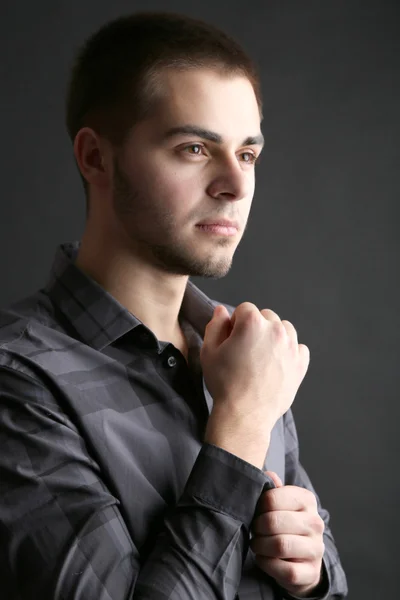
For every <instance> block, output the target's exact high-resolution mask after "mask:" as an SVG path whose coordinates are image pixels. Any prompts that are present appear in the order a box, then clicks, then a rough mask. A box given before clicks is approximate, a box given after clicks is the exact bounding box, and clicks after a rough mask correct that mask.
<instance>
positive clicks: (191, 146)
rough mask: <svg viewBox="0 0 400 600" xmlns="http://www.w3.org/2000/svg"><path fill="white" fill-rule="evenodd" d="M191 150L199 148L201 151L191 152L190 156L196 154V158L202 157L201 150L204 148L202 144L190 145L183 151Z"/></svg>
mask: <svg viewBox="0 0 400 600" xmlns="http://www.w3.org/2000/svg"><path fill="white" fill-rule="evenodd" d="M191 148H197V149H198V150H199V151H198V152H189V154H194V155H195V156H200V155H201V149H202V148H203V146H202V145H201V144H190V146H185V148H183V149H184V150H190V149H191Z"/></svg>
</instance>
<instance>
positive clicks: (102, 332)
mask: <svg viewBox="0 0 400 600" xmlns="http://www.w3.org/2000/svg"><path fill="white" fill-rule="evenodd" d="M79 246H80V242H79V241H73V242H65V243H62V244H60V245H59V246H58V247H57V250H56V253H55V257H54V260H53V264H52V267H51V270H50V276H49V279H48V282H47V284H46V286H45V288H44V291H45V293H46V294H47V295H48V296H49V298H50V299H51V301H52V302H53V304H54V305H55V306H56V307H57V308H58V309H59V310H60V311H61V312H62V313H63V314H64V315H65V316H66V318H67V319H68V321H69V322H70V323H71V325H72V326H73V327H74V329H75V330H76V332H77V334H78V336H79V337H80V338H81V339H82V340H83V341H84V342H85V343H86V344H88V345H90V346H92V347H93V348H94V349H96V350H102V349H103V348H105V347H106V346H107V345H108V344H111V343H112V342H114V341H115V340H117V339H118V338H119V337H121V336H123V335H124V334H125V333H127V332H128V331H131V330H133V329H135V328H136V327H137V326H138V325H143V323H142V321H141V320H140V319H138V318H137V317H135V315H134V314H132V313H131V312H130V311H129V310H128V309H127V308H125V307H124V306H123V305H122V304H120V303H119V302H118V300H116V298H114V296H112V295H111V294H110V293H109V292H107V291H106V290H105V289H104V288H103V287H102V286H101V285H100V284H98V283H97V282H96V281H95V280H94V279H92V278H91V277H90V276H89V275H87V274H86V273H84V272H83V271H81V270H80V269H79V268H78V267H77V266H76V265H75V259H76V256H77V253H78V250H79ZM218 304H220V303H218V302H216V301H215V300H212V299H210V298H209V297H208V296H207V295H206V294H205V293H204V292H202V291H201V290H200V289H199V288H198V287H197V286H196V285H194V283H193V282H192V281H190V279H188V282H187V285H186V289H185V294H184V297H183V301H182V306H181V311H180V318H182V319H184V320H187V321H188V322H189V323H190V324H191V325H192V327H193V328H194V329H195V330H196V331H198V333H199V334H200V335H201V337H202V338H203V337H204V330H205V327H206V325H207V323H208V322H209V321H210V319H211V317H212V314H213V311H214V308H215V307H216V306H217V305H218Z"/></svg>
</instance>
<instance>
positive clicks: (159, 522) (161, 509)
mask: <svg viewBox="0 0 400 600" xmlns="http://www.w3.org/2000/svg"><path fill="white" fill-rule="evenodd" d="M78 247H79V242H72V243H65V244H61V245H60V246H59V247H58V249H57V253H56V256H55V259H54V263H53V266H52V269H51V273H50V277H49V280H48V283H47V285H46V286H45V287H44V288H43V289H40V290H38V291H37V292H35V293H34V294H32V295H31V296H29V297H28V298H25V299H23V300H21V301H19V302H16V303H15V304H13V305H12V306H11V307H9V308H8V309H7V310H2V311H0V449H1V451H0V581H1V582H2V583H1V594H3V595H1V598H4V600H31V599H32V600H33V599H35V600H37V599H38V598H40V600H128V599H131V598H132V599H140V600H144V599H146V600H217V599H218V600H228V599H229V600H234V599H235V598H236V599H237V598H239V599H240V600H270V599H273V598H274V599H277V598H292V596H290V595H289V594H287V593H286V592H285V590H283V589H282V588H281V587H280V586H279V585H277V583H276V582H275V581H274V580H273V579H272V578H270V577H269V576H268V575H267V574H266V573H264V572H263V571H262V570H261V569H260V568H259V567H258V566H257V565H256V564H255V561H254V554H253V553H252V551H251V549H250V548H249V546H248V544H249V539H250V535H251V534H250V532H249V528H250V524H251V522H252V519H253V517H254V512H255V509H256V505H257V501H258V499H259V497H260V494H261V493H262V492H263V491H264V490H267V489H270V488H272V487H274V484H273V482H272V480H271V479H270V478H269V477H268V476H266V475H265V474H264V473H263V471H262V470H260V469H257V468H256V467H254V466H253V465H251V464H249V463H247V462H245V461H243V460H241V459H240V458H238V457H236V456H234V455H233V454H230V453H229V452H227V451H225V450H223V449H221V448H218V447H216V446H214V445H212V444H207V443H203V436H204V430H205V426H206V423H207V419H208V417H209V414H210V411H211V409H212V406H213V399H212V397H211V395H210V394H209V392H208V390H207V387H206V385H205V382H204V378H203V376H202V371H201V365H200V361H199V351H200V347H201V344H202V340H203V336H204V329H205V326H206V324H207V323H208V321H209V320H210V319H211V316H212V313H213V310H214V307H215V306H216V305H217V304H220V302H217V301H215V300H211V299H210V298H208V297H207V296H206V295H205V294H204V293H203V292H202V291H201V290H200V289H199V288H198V287H196V286H195V285H194V284H193V283H192V282H191V281H190V279H189V280H188V283H187V286H186V291H185V295H184V298H183V303H182V307H181V311H180V314H179V321H180V323H181V326H182V328H183V330H184V333H185V336H186V338H187V340H188V345H189V359H188V363H187V362H186V360H185V358H184V357H183V356H182V354H181V352H180V351H179V350H178V349H177V348H175V346H174V345H173V344H171V343H169V342H164V341H160V340H158V339H157V338H156V336H155V335H154V334H153V332H152V331H151V330H150V329H149V328H147V327H146V326H145V325H144V324H143V323H142V322H141V321H140V319H138V318H136V317H135V316H134V315H133V314H132V313H130V312H129V311H128V310H127V309H126V308H125V307H123V306H122V305H121V304H120V303H119V302H118V301H117V300H116V299H115V298H114V297H113V296H111V295H110V294H109V293H108V292H106V291H105V290H104V289H103V288H102V287H101V286H100V285H98V284H97V283H96V282H95V281H94V280H92V279H91V278H90V277H88V276H87V275H86V274H84V273H83V272H82V271H81V270H79V269H78V268H77V266H76V265H75V264H74V261H75V258H76V254H77V250H78ZM225 306H226V307H227V309H228V311H229V313H230V314H232V311H233V310H234V307H233V306H230V305H227V304H225ZM264 469H265V470H267V469H269V470H272V471H275V472H276V473H277V474H278V475H279V476H280V478H281V479H282V481H283V483H284V484H289V485H298V486H302V487H305V488H307V489H309V490H311V491H312V492H313V493H314V494H315V490H314V488H313V486H312V484H311V482H310V479H309V477H308V476H307V474H306V471H305V470H304V468H303V467H302V465H301V464H300V462H299V449H298V439H297V434H296V427H295V423H294V420H293V414H292V412H291V410H288V411H287V412H286V413H285V415H284V416H283V417H282V418H281V419H279V420H278V422H277V423H276V425H275V427H274V429H273V431H272V435H271V442H270V446H269V449H268V453H267V455H266V457H265V464H264ZM316 497H317V502H318V511H319V514H320V515H321V517H322V518H323V520H324V522H325V532H324V542H325V554H324V558H323V581H322V586H321V588H320V589H319V590H318V592H319V595H316V596H315V597H317V598H330V597H331V595H335V597H337V598H343V597H345V595H346V594H347V583H346V577H345V574H344V571H343V569H342V566H341V564H340V560H339V556H338V552H337V549H336V547H335V542H334V539H333V536H332V533H331V531H330V528H329V513H328V512H327V510H326V509H323V508H322V507H321V504H320V501H319V498H318V496H317V495H316Z"/></svg>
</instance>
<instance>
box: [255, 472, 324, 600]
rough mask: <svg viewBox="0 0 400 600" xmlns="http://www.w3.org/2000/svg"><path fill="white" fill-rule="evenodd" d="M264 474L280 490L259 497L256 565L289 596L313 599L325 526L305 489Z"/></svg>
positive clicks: (318, 575)
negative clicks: (310, 597) (311, 597)
mask: <svg viewBox="0 0 400 600" xmlns="http://www.w3.org/2000/svg"><path fill="white" fill-rule="evenodd" d="M265 473H266V474H267V475H269V476H270V477H271V479H272V480H273V481H274V483H275V485H276V486H277V487H276V488H274V489H271V490H268V491H266V492H264V493H263V494H262V496H261V497H260V500H259V502H258V506H257V511H256V515H255V518H254V520H253V522H252V525H251V531H252V533H253V538H252V539H251V541H250V548H251V549H252V550H253V552H254V553H255V554H256V563H257V565H258V566H259V567H260V568H261V569H262V570H263V571H265V573H267V574H268V575H270V576H271V577H273V578H274V579H275V580H276V581H277V583H278V584H279V585H280V586H281V587H283V588H285V589H286V590H287V591H288V592H289V593H290V594H292V595H293V596H299V597H302V598H303V597H304V598H306V597H307V596H312V593H313V590H314V589H315V588H316V587H317V585H318V584H319V583H320V579H321V572H322V570H321V568H322V556H323V554H324V550H325V545H324V542H323V532H324V529H325V523H324V521H323V519H322V518H321V517H320V515H319V514H318V509H317V500H316V497H315V495H314V494H313V493H312V492H311V491H310V490H307V489H305V488H302V487H298V486H294V485H285V486H284V485H283V484H282V481H281V480H280V478H279V477H278V475H277V474H276V473H274V472H273V471H265Z"/></svg>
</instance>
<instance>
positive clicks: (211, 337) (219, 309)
mask: <svg viewBox="0 0 400 600" xmlns="http://www.w3.org/2000/svg"><path fill="white" fill-rule="evenodd" d="M230 330H231V317H230V314H229V312H228V310H227V308H226V307H225V306H223V305H222V304H218V306H216V307H215V309H214V312H213V316H212V318H211V321H209V322H208V324H207V328H206V336H207V341H208V342H211V343H212V345H213V346H219V345H220V344H222V342H223V341H225V340H226V338H227V337H228V335H229V333H230ZM206 336H204V337H206Z"/></svg>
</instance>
